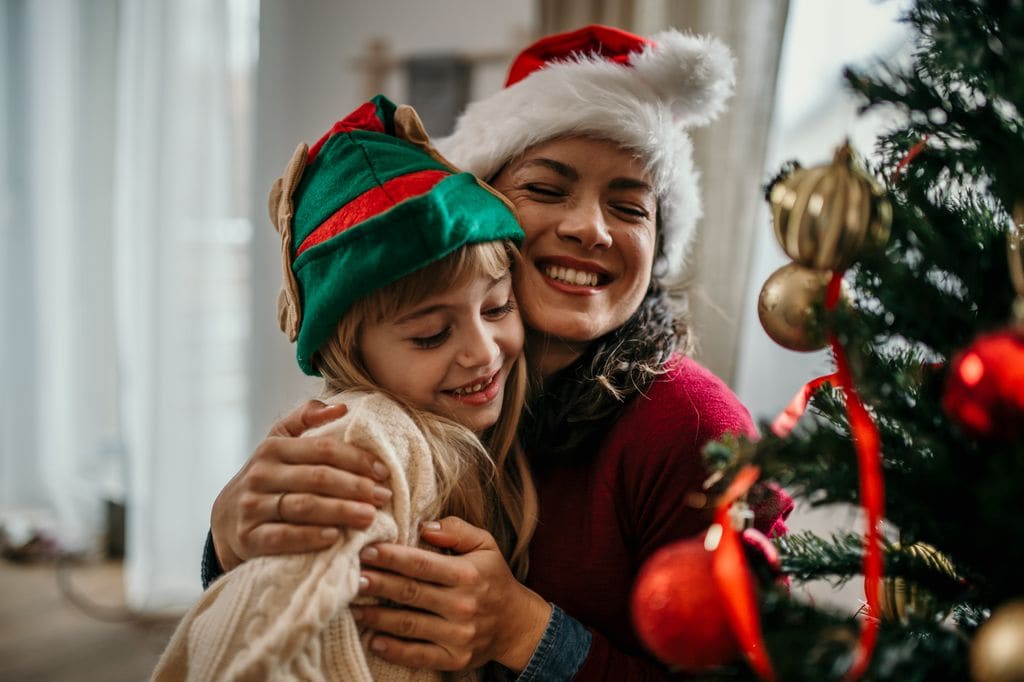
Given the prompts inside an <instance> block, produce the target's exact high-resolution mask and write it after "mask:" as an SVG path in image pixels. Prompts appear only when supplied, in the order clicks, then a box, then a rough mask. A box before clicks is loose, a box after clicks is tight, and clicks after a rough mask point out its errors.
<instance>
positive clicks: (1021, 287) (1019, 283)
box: [1006, 202, 1024, 324]
mask: <svg viewBox="0 0 1024 682" xmlns="http://www.w3.org/2000/svg"><path fill="white" fill-rule="evenodd" d="M1006 258H1007V261H1008V264H1009V266H1010V282H1012V283H1013V288H1014V290H1015V291H1016V292H1017V297H1016V298H1015V299H1014V301H1013V309H1012V313H1013V320H1014V321H1015V322H1016V323H1017V324H1024V202H1017V203H1016V204H1015V205H1014V207H1013V224H1012V225H1011V226H1010V229H1009V230H1008V231H1007V233H1006Z"/></svg>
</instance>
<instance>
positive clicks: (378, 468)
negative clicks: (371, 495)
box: [373, 461, 391, 481]
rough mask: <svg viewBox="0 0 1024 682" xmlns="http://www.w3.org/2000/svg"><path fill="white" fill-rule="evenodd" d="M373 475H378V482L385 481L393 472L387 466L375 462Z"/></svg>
mask: <svg viewBox="0 0 1024 682" xmlns="http://www.w3.org/2000/svg"><path fill="white" fill-rule="evenodd" d="M373 473H374V474H376V476H377V480H379V481H383V480H384V479H385V478H387V477H388V476H389V475H390V474H391V471H390V470H389V469H388V468H387V467H386V466H384V465H383V464H381V463H380V462H377V461H374V463H373Z"/></svg>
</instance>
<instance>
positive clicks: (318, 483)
mask: <svg viewBox="0 0 1024 682" xmlns="http://www.w3.org/2000/svg"><path fill="white" fill-rule="evenodd" d="M345 412H346V408H345V406H344V405H325V404H324V403H321V402H319V401H315V400H311V401H308V402H306V403H304V404H303V405H301V406H299V407H297V408H296V409H295V410H293V411H292V412H291V413H289V414H288V415H286V416H285V417H284V418H283V419H282V420H281V421H279V422H278V423H276V424H275V425H274V427H273V429H271V431H270V434H269V435H268V436H267V437H266V439H264V440H263V442H262V443H260V444H259V446H257V448H256V450H255V452H253V454H252V456H251V457H250V458H249V461H248V462H246V464H245V466H244V467H242V470H241V471H239V472H238V474H236V475H235V477H234V478H233V479H231V481H230V482H229V483H228V484H227V485H226V486H225V487H224V489H223V490H222V491H221V493H220V494H219V495H218V496H217V499H216V501H215V502H214V503H213V511H212V513H211V517H210V541H209V542H208V543H207V556H205V557H204V562H203V573H204V582H206V580H205V579H206V577H208V576H207V575H206V574H215V573H217V571H216V570H215V569H217V568H220V569H221V570H222V571H230V570H231V569H233V568H234V567H235V566H237V565H238V564H240V563H242V562H243V561H245V560H247V559H252V558H254V557H257V556H264V555H269V554H286V553H300V552H311V551H316V550H320V549H324V548H326V547H329V546H330V545H331V544H333V543H334V542H335V541H336V540H337V539H338V535H339V533H338V528H339V527H346V528H352V529H356V530H362V529H365V528H367V527H368V526H369V525H370V522H371V521H372V520H373V518H374V513H375V511H376V509H377V508H378V507H380V506H382V505H383V504H384V502H386V501H387V500H388V499H389V498H390V496H391V491H390V490H389V489H388V488H387V487H385V486H383V485H380V484H379V482H380V481H383V480H385V479H386V478H387V467H385V466H384V465H383V464H382V463H381V462H380V461H379V460H378V459H377V458H375V457H373V456H371V455H370V454H368V453H366V452H364V451H363V450H360V449H358V448H355V447H353V446H351V445H348V444H346V443H342V442H340V441H338V440H337V439H331V438H323V437H321V438H298V437H297V436H299V435H300V434H302V433H303V432H304V431H307V430H308V429H310V428H312V427H314V426H318V425H320V424H324V423H327V422H330V421H333V420H335V419H338V418H339V417H341V416H342V415H344V414H345ZM282 493H284V494H285V496H284V497H283V498H282V497H281V495H282ZM278 502H280V505H279V504H278ZM278 512H280V516H278ZM211 549H212V550H213V554H214V556H212V557H211V556H209V555H210V553H211V552H210V550H211ZM209 577H216V575H211V576H209Z"/></svg>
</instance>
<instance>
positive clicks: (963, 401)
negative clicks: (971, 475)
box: [942, 327, 1024, 440]
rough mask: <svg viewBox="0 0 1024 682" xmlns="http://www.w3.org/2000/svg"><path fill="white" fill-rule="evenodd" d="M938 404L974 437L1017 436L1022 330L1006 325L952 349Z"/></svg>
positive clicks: (1023, 383)
mask: <svg viewBox="0 0 1024 682" xmlns="http://www.w3.org/2000/svg"><path fill="white" fill-rule="evenodd" d="M942 407H943V409H944V410H945V411H946V414H948V415H949V416H950V418H951V419H953V421H955V422H956V423H957V424H959V425H960V426H961V427H963V429H964V431H966V432H967V433H969V434H970V435H972V436H975V437H977V438H992V439H998V440H1010V439H1013V438H1016V437H1017V436H1019V435H1020V434H1021V433H1022V431H1024V330H1022V328H1021V327H1011V328H1008V329H1003V330H1000V331H997V332H993V333H990V334H985V335H983V336H979V337H978V338H976V339H975V340H974V341H973V342H972V343H971V345H970V346H968V347H967V348H965V349H964V350H963V351H961V352H960V353H959V354H957V356H956V357H954V358H953V362H952V363H951V365H950V368H949V374H948V375H947V377H946V389H945V394H944V395H943V396H942Z"/></svg>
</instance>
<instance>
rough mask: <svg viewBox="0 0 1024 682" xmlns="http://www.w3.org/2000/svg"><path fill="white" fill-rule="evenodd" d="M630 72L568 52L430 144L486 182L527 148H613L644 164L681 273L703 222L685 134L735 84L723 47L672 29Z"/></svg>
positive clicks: (479, 105) (672, 270)
mask: <svg viewBox="0 0 1024 682" xmlns="http://www.w3.org/2000/svg"><path fill="white" fill-rule="evenodd" d="M651 40H652V41H653V42H654V45H649V46H647V47H645V48H644V49H643V50H642V51H638V52H636V53H634V55H633V56H631V57H630V65H625V64H618V63H614V62H611V61H607V60H604V59H602V58H601V57H600V56H593V55H580V54H575V55H573V56H572V57H571V58H570V59H568V60H566V61H559V62H553V63H550V64H548V65H546V66H545V67H544V68H541V69H539V70H537V71H534V72H533V73H531V74H529V75H528V76H527V77H526V78H524V79H523V80H521V81H519V82H517V83H514V84H513V85H510V86H509V87H507V88H505V89H503V90H501V91H499V92H497V93H495V94H493V95H491V96H490V97H487V98H485V99H483V100H479V101H477V102H474V103H472V104H470V105H469V107H468V108H467V109H466V111H465V113H463V114H462V116H461V117H460V118H459V120H458V122H457V123H456V126H455V130H454V132H453V133H452V134H451V135H450V136H448V137H446V138H443V139H439V140H436V141H435V144H436V146H437V148H438V149H439V150H440V151H441V153H442V154H444V156H445V157H447V158H448V159H449V160H450V161H451V162H452V163H454V164H455V165H456V166H458V167H460V168H463V169H465V170H468V171H470V172H472V173H475V174H476V175H478V176H479V177H481V178H483V179H485V180H489V179H491V178H492V177H493V176H494V175H495V174H496V173H497V172H498V171H499V170H501V168H502V167H503V166H504V165H505V164H506V163H508V162H509V161H510V160H512V159H513V158H515V157H517V156H519V155H520V154H522V153H523V152H525V151H526V150H527V149H528V148H530V147H532V146H534V145H536V144H539V143H541V142H544V141H546V140H550V139H552V138H554V137H559V136H564V135H584V136H592V137H597V138H601V139H607V140H612V141H615V142H618V143H620V144H621V145H622V146H623V147H625V148H626V149H629V150H631V151H634V152H636V153H637V155H638V156H639V158H640V159H641V160H643V161H644V163H645V164H646V167H647V169H648V172H649V173H650V174H651V177H652V179H653V182H654V187H655V191H656V193H657V196H658V210H659V212H660V213H659V215H660V219H661V229H662V234H663V240H664V251H665V256H666V261H667V263H666V268H665V270H664V271H663V273H661V274H664V275H667V276H674V275H678V274H679V273H680V272H681V270H682V268H683V264H684V260H685V257H686V253H687V250H688V247H689V244H690V242H691V241H692V239H693V233H694V227H695V225H696V222H697V220H698V219H699V218H700V216H701V204H700V196H699V192H698V180H699V173H698V171H697V170H696V169H695V168H694V166H693V146H692V144H691V142H690V138H689V135H688V134H687V132H686V131H687V129H689V128H692V127H695V126H701V125H704V124H707V123H709V122H710V121H712V120H714V119H715V118H716V117H717V116H718V115H719V114H720V113H721V112H722V111H723V109H724V108H725V102H726V100H727V99H728V98H729V96H730V95H731V94H732V89H733V85H734V82H735V75H734V66H733V59H732V55H731V53H730V52H729V49H728V48H727V47H726V46H725V45H724V44H722V43H721V42H720V41H718V40H716V39H714V38H710V37H703V36H695V35H686V34H683V33H680V32H679V31H676V30H669V31H665V32H662V33H659V34H657V35H655V36H653V37H652V38H651Z"/></svg>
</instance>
